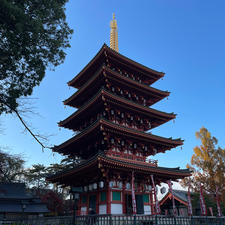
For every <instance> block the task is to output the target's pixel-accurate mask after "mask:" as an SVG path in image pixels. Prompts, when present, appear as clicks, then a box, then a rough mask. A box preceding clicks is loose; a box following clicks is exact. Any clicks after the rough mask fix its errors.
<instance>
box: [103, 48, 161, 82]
mask: <svg viewBox="0 0 225 225" xmlns="http://www.w3.org/2000/svg"><path fill="white" fill-rule="evenodd" d="M106 49H107V52H108V53H109V54H110V55H112V56H114V57H115V58H117V59H118V61H124V62H126V63H128V64H129V65H132V66H133V67H135V68H136V70H141V71H142V72H143V73H144V75H146V76H148V77H150V78H153V77H154V82H155V81H157V80H159V79H160V78H162V77H164V75H165V73H163V72H159V71H157V70H153V69H151V68H149V67H146V66H144V65H142V64H140V63H138V62H136V61H134V60H132V59H130V58H128V57H126V56H124V55H122V54H120V53H119V52H117V51H114V50H113V49H111V48H110V47H108V46H107V45H106ZM154 82H152V83H154Z"/></svg>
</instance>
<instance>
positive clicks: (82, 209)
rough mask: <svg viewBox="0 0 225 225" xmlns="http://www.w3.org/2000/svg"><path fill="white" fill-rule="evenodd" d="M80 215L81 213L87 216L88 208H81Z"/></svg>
mask: <svg viewBox="0 0 225 225" xmlns="http://www.w3.org/2000/svg"><path fill="white" fill-rule="evenodd" d="M80 213H81V215H86V214H87V207H81V209H80Z"/></svg>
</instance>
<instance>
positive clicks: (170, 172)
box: [47, 153, 191, 183]
mask: <svg viewBox="0 0 225 225" xmlns="http://www.w3.org/2000/svg"><path fill="white" fill-rule="evenodd" d="M99 163H100V164H104V165H103V166H104V167H112V168H115V169H117V170H121V169H122V170H126V171H127V172H129V171H131V170H134V171H135V172H137V173H142V174H153V175H154V174H155V175H157V176H158V177H161V178H162V177H167V179H181V178H184V177H187V176H190V175H191V172H190V171H189V170H188V169H179V168H166V167H153V166H151V165H148V164H147V163H146V165H144V164H140V163H139V162H138V161H133V162H127V161H125V160H121V159H114V158H110V157H107V156H105V155H104V154H102V153H98V154H97V155H95V156H93V157H92V158H90V159H89V160H86V161H84V162H83V163H80V164H78V165H77V166H75V167H74V168H72V169H69V170H65V171H63V172H60V173H57V174H55V175H52V176H50V177H48V178H47V180H48V181H50V182H53V183H54V182H60V181H61V182H63V181H62V180H63V179H64V180H65V179H67V178H69V179H71V176H74V175H75V176H76V175H77V176H80V174H81V172H85V171H86V172H88V171H89V169H90V168H93V167H95V168H98V165H99Z"/></svg>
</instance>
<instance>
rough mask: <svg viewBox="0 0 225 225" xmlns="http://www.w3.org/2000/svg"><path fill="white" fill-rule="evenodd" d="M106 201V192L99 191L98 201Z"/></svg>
mask: <svg viewBox="0 0 225 225" xmlns="http://www.w3.org/2000/svg"><path fill="white" fill-rule="evenodd" d="M105 201H106V192H105V191H103V192H101V193H100V202H105Z"/></svg>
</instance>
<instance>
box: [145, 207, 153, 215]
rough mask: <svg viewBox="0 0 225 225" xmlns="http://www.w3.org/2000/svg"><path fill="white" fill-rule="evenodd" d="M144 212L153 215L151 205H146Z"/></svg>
mask: <svg viewBox="0 0 225 225" xmlns="http://www.w3.org/2000/svg"><path fill="white" fill-rule="evenodd" d="M144 214H145V215H151V207H150V205H144Z"/></svg>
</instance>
